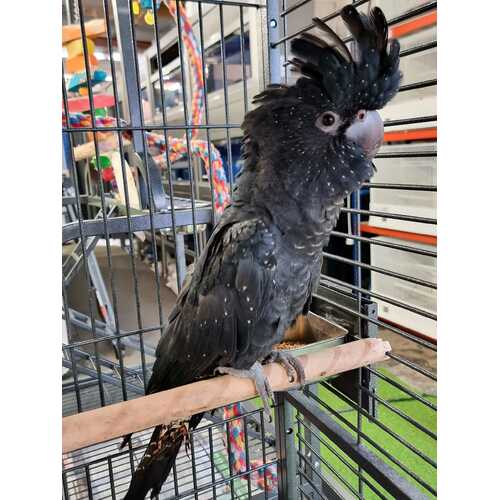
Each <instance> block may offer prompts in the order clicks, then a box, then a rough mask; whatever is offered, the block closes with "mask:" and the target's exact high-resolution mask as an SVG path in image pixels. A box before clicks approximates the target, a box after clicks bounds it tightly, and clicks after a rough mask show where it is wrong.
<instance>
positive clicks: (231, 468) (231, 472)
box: [224, 421, 235, 500]
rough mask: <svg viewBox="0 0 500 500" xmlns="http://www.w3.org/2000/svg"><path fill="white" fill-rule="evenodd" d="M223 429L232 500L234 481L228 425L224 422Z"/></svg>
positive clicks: (232, 498)
mask: <svg viewBox="0 0 500 500" xmlns="http://www.w3.org/2000/svg"><path fill="white" fill-rule="evenodd" d="M224 427H225V428H226V441H227V446H226V448H227V463H228V464H229V476H230V477H231V479H230V484H231V500H234V498H235V496H234V479H233V477H232V476H233V471H234V468H233V458H232V455H231V438H230V435H229V423H228V422H227V421H226V422H224Z"/></svg>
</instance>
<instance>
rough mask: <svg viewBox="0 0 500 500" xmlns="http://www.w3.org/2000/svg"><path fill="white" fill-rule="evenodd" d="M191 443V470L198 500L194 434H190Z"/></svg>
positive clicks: (196, 499)
mask: <svg viewBox="0 0 500 500" xmlns="http://www.w3.org/2000/svg"><path fill="white" fill-rule="evenodd" d="M189 443H190V446H191V470H192V473H193V489H194V500H198V480H197V478H196V449H195V447H194V439H193V433H192V432H190V433H189Z"/></svg>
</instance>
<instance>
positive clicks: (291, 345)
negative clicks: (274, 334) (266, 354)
mask: <svg viewBox="0 0 500 500" xmlns="http://www.w3.org/2000/svg"><path fill="white" fill-rule="evenodd" d="M348 333H349V332H348V330H347V329H346V328H344V327H343V326H340V325H339V324H337V323H335V322H333V321H331V320H327V319H325V318H322V317H321V316H318V315H317V314H314V313H312V312H309V314H308V315H307V316H301V317H299V318H298V319H297V321H296V323H295V324H294V326H292V327H290V328H289V329H288V330H287V331H286V333H285V338H284V339H283V341H282V342H280V343H279V344H276V345H275V346H274V348H275V349H277V350H279V351H286V352H293V354H294V355H295V356H300V355H302V354H309V353H312V352H317V351H320V350H322V349H326V348H328V347H334V346H337V345H341V344H344V343H345V336H346V335H347V334H348Z"/></svg>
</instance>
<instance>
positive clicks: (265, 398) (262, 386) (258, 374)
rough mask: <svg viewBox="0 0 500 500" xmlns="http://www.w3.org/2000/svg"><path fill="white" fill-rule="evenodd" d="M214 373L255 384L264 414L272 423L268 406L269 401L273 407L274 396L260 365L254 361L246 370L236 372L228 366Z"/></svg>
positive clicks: (218, 368) (221, 367) (219, 367)
mask: <svg viewBox="0 0 500 500" xmlns="http://www.w3.org/2000/svg"><path fill="white" fill-rule="evenodd" d="M214 373H222V374H227V375H232V376H233V377H238V378H249V379H251V380H253V383H254V384H255V389H256V390H257V393H258V394H259V396H260V397H261V399H262V403H263V405H264V413H265V414H266V415H267V417H268V419H269V422H271V421H272V416H271V407H270V406H269V400H271V402H272V404H273V405H274V404H275V402H274V395H273V391H272V389H271V386H270V385H269V381H268V380H267V377H266V375H265V373H264V370H263V369H262V364H261V363H259V362H258V361H256V362H255V363H254V364H253V365H252V366H251V367H250V369H248V370H238V369H236V368H231V367H229V366H218V367H217V368H216V369H215V370H214Z"/></svg>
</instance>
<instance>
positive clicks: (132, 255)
mask: <svg viewBox="0 0 500 500" xmlns="http://www.w3.org/2000/svg"><path fill="white" fill-rule="evenodd" d="M108 1H109V0H103V8H104V17H105V20H106V41H107V46H108V53H109V59H110V61H109V62H110V67H111V79H112V88H113V96H114V110H115V116H116V121H117V124H119V123H120V109H119V106H118V99H119V95H118V88H117V85H116V81H117V79H116V69H115V63H114V60H113V47H112V44H111V22H110V19H109V4H108ZM117 139H118V149H119V152H120V162H121V171H122V179H123V189H124V192H125V214H126V216H127V230H128V237H129V242H130V266H131V269H132V277H133V282H134V298H135V307H136V316H137V327H138V329H139V330H142V328H143V324H142V313H141V303H140V300H139V286H138V277H137V268H136V265H135V251H134V236H133V233H132V226H131V222H130V217H131V213H130V198H129V189H128V180H127V175H126V170H125V154H124V150H123V137H122V133H121V132H117ZM139 344H140V348H141V366H142V375H143V383H144V388H146V384H147V373H146V358H145V355H144V339H143V334H142V333H141V334H140V335H139Z"/></svg>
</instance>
